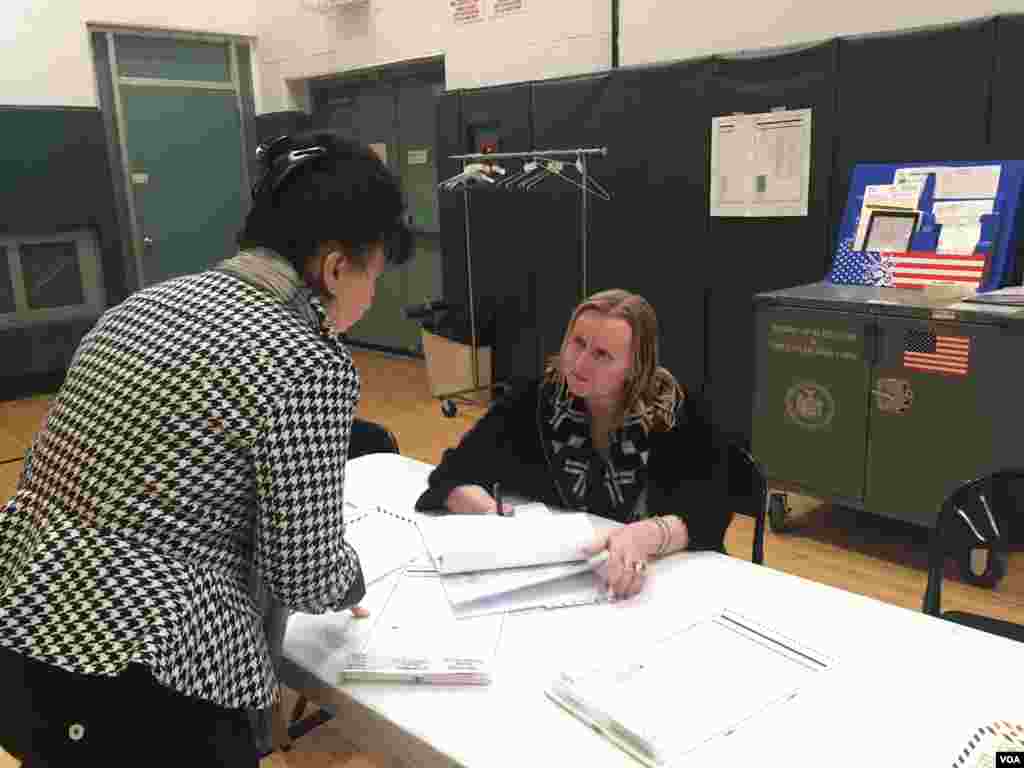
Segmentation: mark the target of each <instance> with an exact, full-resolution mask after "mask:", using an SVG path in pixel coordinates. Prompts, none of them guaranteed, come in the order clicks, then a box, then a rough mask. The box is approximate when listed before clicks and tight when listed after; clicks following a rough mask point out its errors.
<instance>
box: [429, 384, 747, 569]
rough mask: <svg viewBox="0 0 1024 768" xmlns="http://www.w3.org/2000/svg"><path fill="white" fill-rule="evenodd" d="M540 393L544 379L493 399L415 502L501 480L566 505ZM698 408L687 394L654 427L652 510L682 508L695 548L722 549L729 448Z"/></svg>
mask: <svg viewBox="0 0 1024 768" xmlns="http://www.w3.org/2000/svg"><path fill="white" fill-rule="evenodd" d="M540 392H541V383H540V382H537V381H535V382H532V383H530V384H529V385H527V386H525V387H523V388H521V389H520V390H519V391H517V392H515V393H513V394H511V395H509V396H507V397H505V398H503V399H502V400H499V401H498V402H496V403H495V404H494V405H492V406H491V408H490V410H489V411H488V412H487V414H486V415H485V416H484V417H483V418H482V419H480V421H478V422H477V423H476V424H475V425H474V426H473V428H472V429H471V430H470V431H469V432H467V433H466V434H465V435H464V436H463V438H462V440H461V441H460V442H459V444H458V446H457V447H455V448H449V449H448V450H446V451H445V452H444V455H443V456H442V458H441V463H440V464H439V465H438V466H437V468H435V469H434V471H433V472H431V474H430V479H429V488H428V489H427V490H426V491H425V492H424V493H423V495H421V496H420V498H419V499H418V500H417V502H416V509H418V510H421V511H425V510H439V509H442V508H444V502H445V499H447V498H448V494H449V493H451V491H452V490H453V489H454V488H456V487H457V486H460V485H480V486H483V487H484V488H486V489H488V490H490V489H491V487H492V486H493V485H494V483H495V482H498V483H501V487H502V489H503V490H505V491H507V492H509V493H510V494H515V495H518V496H522V497H525V498H528V499H532V500H536V501H541V502H544V503H545V504H548V505H550V506H555V507H566V506H568V505H567V503H566V500H565V498H563V494H562V491H561V490H560V489H559V487H558V485H557V481H556V479H555V478H556V475H555V472H556V471H557V470H554V469H552V467H551V465H550V464H549V461H548V451H549V450H550V449H549V448H548V447H547V446H548V443H547V439H548V438H547V435H546V432H547V429H548V427H547V424H546V423H544V422H542V421H541V419H540V418H539V416H538V415H539V405H540V403H539V401H538V398H539V397H540ZM700 411H701V409H700V408H698V407H697V406H696V404H695V403H694V401H693V400H691V399H690V398H687V399H686V400H685V401H684V403H683V405H682V407H681V409H680V412H679V415H678V417H677V419H676V425H675V426H674V427H673V428H672V429H671V430H667V431H664V432H655V433H652V434H651V436H650V452H651V453H650V457H649V459H648V465H647V478H648V487H647V509H648V511H649V513H650V514H651V515H664V514H675V515H678V516H679V517H680V518H681V519H682V520H683V522H685V523H686V526H687V529H688V531H689V539H690V543H689V546H688V548H689V549H693V550H699V549H712V550H717V551H720V552H724V551H725V545H724V537H725V530H726V528H728V527H729V523H730V522H731V520H732V511H731V509H730V504H729V500H728V491H727V489H728V487H729V486H728V476H727V467H726V458H725V457H726V451H725V446H724V444H723V442H722V441H721V440H720V439H719V438H718V437H716V433H715V430H714V429H713V428H712V427H711V425H710V424H709V423H708V422H707V421H706V420H705V419H704V418H703V417H702V416H701V413H700ZM631 512H632V510H628V509H617V510H615V518H616V519H618V520H619V521H620V522H628V521H629V519H630V513H631Z"/></svg>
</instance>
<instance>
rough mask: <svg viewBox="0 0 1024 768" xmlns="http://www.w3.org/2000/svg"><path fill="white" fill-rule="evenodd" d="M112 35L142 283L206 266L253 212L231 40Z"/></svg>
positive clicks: (222, 253)
mask: <svg viewBox="0 0 1024 768" xmlns="http://www.w3.org/2000/svg"><path fill="white" fill-rule="evenodd" d="M108 37H109V40H110V45H111V48H112V56H111V59H112V61H113V62H115V64H114V67H113V73H114V81H115V82H114V91H115V100H116V105H117V111H118V118H119V122H118V126H119V133H120V139H121V150H122V155H123V157H122V160H123V162H124V165H125V175H126V180H127V184H128V203H129V208H130V210H131V213H132V219H133V221H132V224H133V237H134V239H135V245H136V255H137V258H138V266H139V272H140V282H141V283H142V284H143V285H151V284H153V283H156V282H159V281H161V280H165V279H167V278H170V277H174V276H177V275H183V274H188V273H191V272H199V271H202V270H204V269H207V268H209V267H210V266H212V265H214V264H215V263H217V262H218V261H220V260H221V259H224V258H226V257H228V256H230V255H232V254H233V253H234V252H235V251H236V250H237V247H236V245H235V242H236V238H237V235H238V232H239V230H240V229H241V226H242V223H243V221H244V217H245V213H246V211H247V209H248V179H247V169H246V165H245V159H244V149H243V147H244V146H245V143H244V129H243V121H242V116H241V109H242V107H241V99H240V96H239V88H240V86H239V72H238V65H237V61H238V57H237V49H236V48H235V43H232V42H230V41H223V40H212V41H211V40H205V39H177V38H174V37H170V36H149V35H141V34H138V35H137V34H110V35H109V36H108Z"/></svg>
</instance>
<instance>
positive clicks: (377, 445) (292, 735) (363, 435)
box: [280, 419, 399, 751]
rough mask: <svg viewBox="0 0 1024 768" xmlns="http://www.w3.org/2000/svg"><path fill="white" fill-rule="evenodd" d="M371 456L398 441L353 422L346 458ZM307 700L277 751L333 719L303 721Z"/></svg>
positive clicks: (323, 714) (376, 427)
mask: <svg viewBox="0 0 1024 768" xmlns="http://www.w3.org/2000/svg"><path fill="white" fill-rule="evenodd" d="M371 453H399V450H398V440H397V439H396V438H395V435H394V433H393V432H392V431H391V430H390V429H388V428H387V427H385V426H383V425H381V424H377V423H376V422H373V421H366V420H365V419H353V420H352V429H351V431H350V433H349V443H348V458H349V459H356V458H359V457H360V456H366V455H368V454H371ZM280 642H284V633H283V632H282V633H281V638H280ZM308 706H309V701H308V700H307V699H306V697H305V696H299V698H298V700H297V701H296V702H295V707H294V708H293V709H292V716H291V720H290V721H289V724H288V742H289V743H287V744H285V745H283V746H282V747H281V749H282V750H283V751H288V749H289V748H290V746H291V745H290V742H293V741H295V740H296V739H300V738H302V737H303V736H305V735H306V734H307V733H309V732H310V731H312V730H313V729H314V728H316V727H318V726H320V725H323V724H324V723H326V722H328V721H329V720H331V719H332V718H333V717H334V714H333V713H332V712H330V711H329V710H327V709H323V708H320V709H319V710H317V711H316V712H314V713H313V714H312V715H310V716H309V717H306V718H303V715H304V714H305V712H306V709H307V707H308Z"/></svg>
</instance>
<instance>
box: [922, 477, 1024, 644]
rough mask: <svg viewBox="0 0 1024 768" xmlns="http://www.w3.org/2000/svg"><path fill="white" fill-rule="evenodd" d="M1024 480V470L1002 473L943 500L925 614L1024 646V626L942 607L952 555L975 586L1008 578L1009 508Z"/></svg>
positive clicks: (935, 532)
mask: <svg viewBox="0 0 1024 768" xmlns="http://www.w3.org/2000/svg"><path fill="white" fill-rule="evenodd" d="M1021 480H1024V469H1002V470H999V471H997V472H993V473H991V474H987V475H983V476H981V477H978V478H975V479H974V480H971V481H969V482H966V483H963V484H961V485H960V486H958V487H957V488H956V490H954V491H953V492H952V493H950V494H949V495H948V496H947V497H946V499H945V500H944V501H943V503H942V505H941V506H940V507H939V515H938V519H937V521H936V524H935V528H934V529H932V533H931V542H930V545H929V551H928V586H927V588H926V589H925V594H924V605H923V610H924V612H925V613H927V614H929V615H931V616H938V617H941V618H943V619H947V620H949V621H953V622H956V623H957V624H963V625H965V626H969V627H974V628H975V629H980V630H982V631H984V632H989V633H991V634H993V635H1000V636H1001V637H1007V638H1010V639H1011V640H1017V641H1020V642H1024V625H1021V624H1015V623H1013V622H1009V621H1003V620H1001V619H995V618H991V617H988V616H983V615H980V614H976V613H968V612H966V611H946V612H944V613H943V612H942V609H941V603H942V580H943V576H944V572H945V566H946V558H947V556H950V555H953V556H954V557H956V559H957V561H958V563H959V565H960V572H961V574H962V576H963V578H964V580H965V581H967V582H968V583H971V584H975V585H978V586H989V587H991V586H995V584H997V583H998V582H999V580H1000V579H1002V577H1003V576H1004V575H1005V574H1006V564H1007V555H1006V542H1007V527H1008V524H1009V522H1008V519H1009V517H1010V514H1009V512H1008V511H1007V507H1010V506H1012V505H1013V504H1014V501H1013V494H1011V493H1010V492H1009V486H1010V485H1011V484H1012V483H1015V482H1020V481H1021Z"/></svg>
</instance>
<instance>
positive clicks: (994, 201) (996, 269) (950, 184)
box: [828, 160, 1024, 291]
mask: <svg viewBox="0 0 1024 768" xmlns="http://www.w3.org/2000/svg"><path fill="white" fill-rule="evenodd" d="M996 168H998V171H996V170H995V169H996ZM996 174H998V179H997V178H996ZM897 182H900V183H897ZM1022 184H1024V161H1021V160H989V161H955V162H939V163H898V164H897V163H862V164H859V165H857V166H855V167H854V169H853V174H852V177H851V183H850V194H849V198H848V199H847V202H846V210H845V211H844V213H843V220H842V223H841V225H840V228H839V235H838V238H837V243H836V253H835V257H834V259H833V263H832V270H831V272H830V273H829V276H828V280H829V281H830V282H832V283H837V284H844V285H872V286H888V287H894V288H920V287H925V286H928V285H962V286H967V287H970V288H973V289H975V290H978V291H988V290H993V289H995V288H999V287H1001V286H1004V285H1006V284H1007V281H1008V280H1009V279H1010V278H1011V276H1012V275H1013V274H1014V271H1015V259H1016V249H1017V232H1018V229H1017V211H1018V209H1019V207H1020V203H1021V188H1022ZM873 185H879V186H873ZM988 185H990V192H994V195H992V194H989V192H986V191H985V189H986V186H988ZM869 187H871V189H869ZM866 196H868V202H869V204H870V205H869V206H865V198H866ZM908 201H912V202H908ZM960 203H962V204H964V205H957V204H960ZM979 212H981V213H979ZM960 213H965V214H967V216H968V218H966V219H959V220H957V221H953V220H951V219H950V218H949V217H950V216H951V215H953V216H956V215H959V214H960ZM971 217H973V218H971ZM943 221H945V222H946V223H943ZM944 228H946V231H944Z"/></svg>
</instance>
